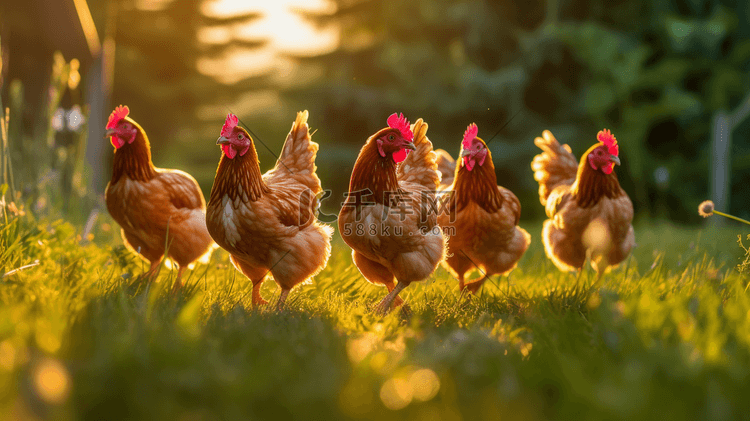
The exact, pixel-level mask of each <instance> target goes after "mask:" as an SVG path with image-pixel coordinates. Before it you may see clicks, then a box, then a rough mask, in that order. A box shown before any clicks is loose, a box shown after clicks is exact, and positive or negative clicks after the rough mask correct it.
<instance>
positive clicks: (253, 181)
mask: <svg viewBox="0 0 750 421" xmlns="http://www.w3.org/2000/svg"><path fill="white" fill-rule="evenodd" d="M239 187H241V189H240V188H239ZM269 191H270V189H269V188H268V185H266V183H265V182H264V181H263V176H262V175H261V173H260V164H259V162H258V153H257V152H256V151H255V144H251V145H250V148H248V150H247V153H246V154H245V155H243V156H240V154H239V153H238V154H237V155H236V156H235V157H234V159H229V158H227V157H226V155H224V154H222V155H221V160H220V161H219V167H218V168H217V169H216V177H215V179H214V185H213V187H211V196H210V198H209V203H210V202H213V201H216V203H221V198H222V197H224V195H228V196H229V198H231V199H232V201H234V200H235V199H237V198H239V199H240V200H242V201H243V202H244V201H248V200H249V201H251V202H255V201H256V200H258V199H260V197H261V196H262V195H264V194H266V193H268V192H269Z"/></svg>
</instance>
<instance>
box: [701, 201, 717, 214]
mask: <svg viewBox="0 0 750 421" xmlns="http://www.w3.org/2000/svg"><path fill="white" fill-rule="evenodd" d="M698 214H699V215H700V216H702V217H704V218H708V217H709V216H711V215H713V214H714V202H712V201H710V200H706V201H704V202H703V203H701V204H700V205H699V206H698Z"/></svg>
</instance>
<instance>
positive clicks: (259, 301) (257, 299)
mask: <svg viewBox="0 0 750 421" xmlns="http://www.w3.org/2000/svg"><path fill="white" fill-rule="evenodd" d="M262 285H263V279H260V280H257V281H253V307H259V306H262V305H266V304H268V301H266V300H264V299H263V297H262V296H261V295H260V287H261V286H262Z"/></svg>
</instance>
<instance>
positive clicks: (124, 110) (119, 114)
mask: <svg viewBox="0 0 750 421" xmlns="http://www.w3.org/2000/svg"><path fill="white" fill-rule="evenodd" d="M128 114H130V109H129V108H128V106H127V105H125V106H122V105H119V106H118V107H117V108H115V110H114V111H112V114H110V115H109V120H108V121H107V130H109V129H113V128H114V127H115V126H116V125H117V123H119V122H120V120H122V119H123V118H125V117H127V116H128Z"/></svg>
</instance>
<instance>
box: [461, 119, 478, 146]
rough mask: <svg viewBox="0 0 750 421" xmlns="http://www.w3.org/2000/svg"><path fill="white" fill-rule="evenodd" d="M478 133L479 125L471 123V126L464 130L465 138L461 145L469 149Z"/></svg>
mask: <svg viewBox="0 0 750 421" xmlns="http://www.w3.org/2000/svg"><path fill="white" fill-rule="evenodd" d="M477 133H479V127H477V125H476V123H471V124H469V127H467V128H466V131H465V132H464V140H463V141H462V142H461V146H463V147H464V149H469V147H470V146H471V141H472V140H474V138H476V137H477Z"/></svg>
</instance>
